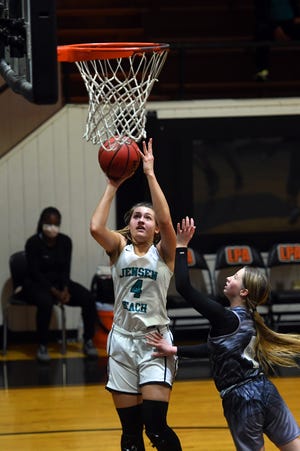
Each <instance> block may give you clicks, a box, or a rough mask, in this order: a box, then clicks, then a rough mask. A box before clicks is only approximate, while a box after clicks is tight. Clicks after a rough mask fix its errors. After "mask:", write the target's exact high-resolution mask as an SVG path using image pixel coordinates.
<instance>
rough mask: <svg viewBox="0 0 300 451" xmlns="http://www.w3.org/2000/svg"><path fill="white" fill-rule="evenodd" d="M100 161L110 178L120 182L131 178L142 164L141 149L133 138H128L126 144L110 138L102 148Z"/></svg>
mask: <svg viewBox="0 0 300 451" xmlns="http://www.w3.org/2000/svg"><path fill="white" fill-rule="evenodd" d="M98 161H99V164H100V167H101V169H102V171H103V172H104V173H105V174H106V175H107V177H108V178H110V179H113V180H118V179H120V178H123V177H129V176H130V175H132V174H133V173H134V172H135V171H136V170H137V168H138V166H139V164H140V161H141V156H140V153H139V147H138V145H137V144H136V142H135V141H133V140H132V139H131V138H127V139H126V142H125V143H124V144H119V143H118V142H117V141H116V140H115V138H110V139H109V140H108V141H106V142H105V143H104V145H103V146H101V147H100V149H99V152H98Z"/></svg>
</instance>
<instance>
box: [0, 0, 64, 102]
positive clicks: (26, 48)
mask: <svg viewBox="0 0 300 451" xmlns="http://www.w3.org/2000/svg"><path fill="white" fill-rule="evenodd" d="M57 67H58V63H57V42H56V5H55V0H0V75H1V76H2V77H3V78H4V80H5V82H6V83H7V85H8V86H9V87H10V88H11V89H12V90H13V91H14V92H16V93H17V94H20V95H22V96H23V97H25V98H26V99H27V100H28V101H30V102H32V103H36V104H52V103H55V102H56V101H57V98H58V73H57Z"/></svg>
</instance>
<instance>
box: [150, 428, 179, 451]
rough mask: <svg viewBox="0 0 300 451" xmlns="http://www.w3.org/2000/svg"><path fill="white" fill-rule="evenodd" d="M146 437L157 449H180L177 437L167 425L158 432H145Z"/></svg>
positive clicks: (170, 450) (176, 450)
mask: <svg viewBox="0 0 300 451" xmlns="http://www.w3.org/2000/svg"><path fill="white" fill-rule="evenodd" d="M146 434H147V437H148V438H149V439H150V440H151V443H152V446H153V448H156V449H157V450H158V451H182V448H181V445H180V441H179V438H178V437H177V435H176V434H175V432H174V431H173V430H172V429H171V428H170V427H169V426H167V427H166V428H165V429H164V430H163V431H161V433H160V434H154V433H153V432H147V431H146Z"/></svg>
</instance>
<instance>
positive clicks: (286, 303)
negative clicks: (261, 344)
mask: <svg viewBox="0 0 300 451" xmlns="http://www.w3.org/2000/svg"><path fill="white" fill-rule="evenodd" d="M267 269H268V273H269V278H270V282H271V287H272V290H271V314H272V325H273V327H274V329H277V330H278V329H279V327H280V326H286V327H289V328H290V329H293V328H294V327H295V325H296V324H298V326H299V324H300V243H276V244H274V245H273V246H272V247H271V249H270V250H269V253H268V261H267Z"/></svg>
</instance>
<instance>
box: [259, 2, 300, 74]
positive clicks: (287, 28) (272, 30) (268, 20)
mask: <svg viewBox="0 0 300 451" xmlns="http://www.w3.org/2000/svg"><path fill="white" fill-rule="evenodd" d="M254 7H255V20H256V40H257V41H273V40H275V41H289V40H299V39H300V11H299V6H298V0H255V1H254ZM255 55H256V56H255V58H256V71H257V72H256V80H257V81H266V80H267V79H268V76H269V66H270V61H269V59H270V48H269V47H268V46H264V45H263V46H260V47H257V49H256V54H255Z"/></svg>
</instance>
